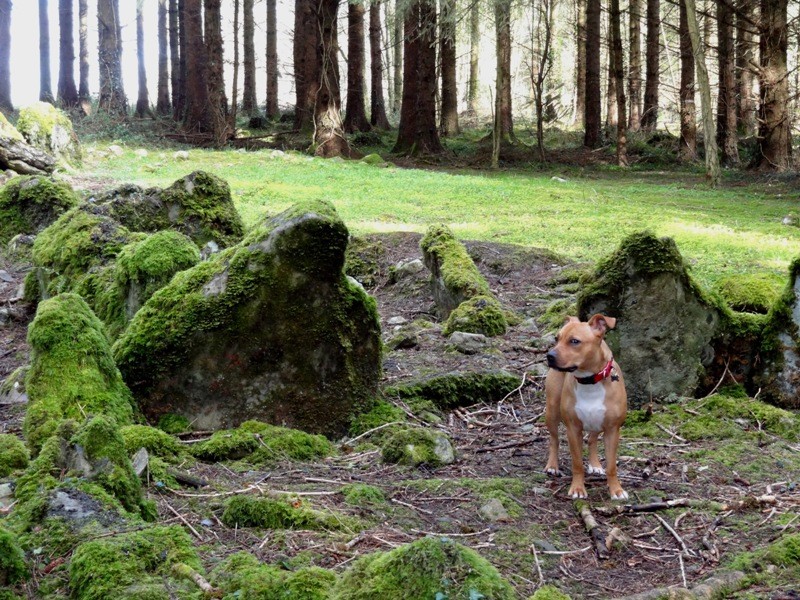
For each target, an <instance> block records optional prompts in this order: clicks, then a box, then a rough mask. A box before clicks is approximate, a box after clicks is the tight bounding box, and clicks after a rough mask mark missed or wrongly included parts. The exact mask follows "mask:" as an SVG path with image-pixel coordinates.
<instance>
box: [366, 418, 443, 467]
mask: <svg viewBox="0 0 800 600" xmlns="http://www.w3.org/2000/svg"><path fill="white" fill-rule="evenodd" d="M381 456H382V458H383V460H384V461H385V462H388V463H397V464H401V465H407V466H411V467H419V466H423V465H425V466H429V467H440V466H443V465H449V464H451V463H452V462H454V461H455V450H454V449H453V444H452V442H451V441H450V438H449V437H448V436H447V434H445V433H444V432H442V431H438V430H433V429H428V428H424V427H407V428H404V429H399V430H397V431H395V432H394V433H393V434H391V435H390V436H389V437H388V438H387V439H386V440H385V441H384V442H383V448H382V450H381Z"/></svg>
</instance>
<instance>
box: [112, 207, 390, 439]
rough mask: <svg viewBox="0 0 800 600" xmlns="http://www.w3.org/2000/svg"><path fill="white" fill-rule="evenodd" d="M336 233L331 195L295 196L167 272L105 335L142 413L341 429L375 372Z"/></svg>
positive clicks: (371, 339)
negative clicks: (211, 250) (224, 243)
mask: <svg viewBox="0 0 800 600" xmlns="http://www.w3.org/2000/svg"><path fill="white" fill-rule="evenodd" d="M347 239H348V233H347V229H346V227H345V226H344V223H342V221H341V220H340V219H339V217H338V215H337V214H336V212H335V210H334V209H333V207H332V206H331V205H329V204H327V203H323V202H307V203H303V204H299V205H296V206H295V207H293V208H291V209H289V210H287V211H285V212H284V213H281V214H280V215H277V216H275V217H272V218H270V219H268V220H266V221H265V222H264V223H262V224H260V225H259V226H257V227H256V228H255V229H254V230H253V231H252V232H250V233H249V234H248V236H247V237H246V238H245V239H244V240H243V241H242V243H240V244H239V245H237V246H235V247H234V248H230V249H228V250H226V251H224V252H222V253H220V254H216V255H214V256H212V257H211V258H210V259H209V260H207V261H206V262H203V263H201V264H199V265H197V266H196V267H194V268H192V269H189V270H187V271H183V272H181V273H179V274H178V275H176V276H175V277H174V278H173V279H172V281H171V282H170V283H169V284H168V285H167V286H166V287H164V288H162V289H161V290H159V291H158V292H157V293H156V294H155V295H154V296H153V297H152V298H150V300H148V301H147V303H146V304H145V305H144V307H142V309H141V310H140V311H139V312H138V313H137V314H136V316H135V317H134V319H133V321H131V323H130V325H129V326H128V329H127V330H126V331H125V333H124V334H123V336H122V337H121V338H120V339H119V340H118V341H117V342H116V344H115V346H114V353H115V357H116V359H117V364H118V365H119V367H120V370H121V371H122V373H123V376H124V377H125V379H126V381H128V382H129V383H130V385H131V386H132V389H133V391H134V395H135V396H136V398H137V399H138V400H139V401H140V406H141V407H142V409H143V410H144V411H145V413H147V414H148V415H149V416H151V417H153V418H154V419H157V418H158V417H159V416H160V415H161V414H164V413H173V414H182V415H184V416H189V415H191V416H192V419H193V423H194V424H195V426H196V427H198V428H212V429H218V428H220V427H226V426H227V427H230V426H232V425H236V424H238V423H241V422H242V421H244V420H247V419H254V418H255V419H260V420H263V421H267V422H276V423H285V424H286V425H288V426H290V427H296V428H299V429H303V430H306V431H312V432H317V433H325V434H328V435H340V434H341V433H343V432H344V431H346V428H347V425H348V424H349V422H350V419H351V418H352V416H353V415H354V414H356V413H358V412H360V411H361V410H362V407H363V406H365V405H367V404H368V403H369V402H370V401H371V399H372V398H374V396H375V394H376V391H377V382H378V377H379V373H380V327H379V323H378V317H377V311H376V308H375V303H374V300H373V299H371V298H370V297H368V296H367V295H366V294H365V292H364V291H363V290H362V289H361V288H360V287H359V286H357V285H355V284H354V283H351V282H350V281H348V280H347V278H346V277H345V275H344V273H343V265H344V252H345V248H346V245H347Z"/></svg>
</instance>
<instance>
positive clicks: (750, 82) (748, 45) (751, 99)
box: [736, 0, 758, 137]
mask: <svg viewBox="0 0 800 600" xmlns="http://www.w3.org/2000/svg"><path fill="white" fill-rule="evenodd" d="M755 11H756V2H755V0H740V1H739V4H738V10H737V11H736V13H737V15H736V98H737V101H738V102H737V127H738V129H739V133H741V134H742V135H743V136H745V137H749V136H752V135H755V134H756V111H757V110H758V103H757V102H756V98H755V95H754V90H755V79H756V74H755V72H754V69H753V65H754V64H756V43H755V34H754V29H755V25H753V23H754V22H755V19H756V16H755Z"/></svg>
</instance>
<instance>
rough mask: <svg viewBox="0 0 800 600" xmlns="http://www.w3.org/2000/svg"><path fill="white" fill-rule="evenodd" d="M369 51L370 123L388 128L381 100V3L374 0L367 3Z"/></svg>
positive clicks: (381, 127)
mask: <svg viewBox="0 0 800 600" xmlns="http://www.w3.org/2000/svg"><path fill="white" fill-rule="evenodd" d="M369 53H370V61H369V66H370V111H369V112H370V121H369V122H370V125H372V126H373V127H375V128H377V129H389V119H388V118H387V117H386V104H385V102H384V100H383V60H382V57H381V5H380V2H378V1H377V0H374V1H373V2H372V3H371V4H370V5H369Z"/></svg>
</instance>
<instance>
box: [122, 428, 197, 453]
mask: <svg viewBox="0 0 800 600" xmlns="http://www.w3.org/2000/svg"><path fill="white" fill-rule="evenodd" d="M119 433H120V435H121V436H122V441H123V442H124V443H125V451H126V452H127V453H128V455H132V454H133V453H134V452H137V451H138V450H139V449H140V448H145V449H146V450H147V452H148V453H149V454H150V455H151V456H158V457H161V458H167V459H172V460H174V459H176V458H178V456H180V455H181V454H183V449H182V448H181V446H180V444H179V443H178V440H176V439H175V438H174V437H172V436H171V435H169V434H168V433H165V432H163V431H161V430H160V429H156V428H155V427H148V426H147V425H126V426H125V427H122V428H120V430H119Z"/></svg>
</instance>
